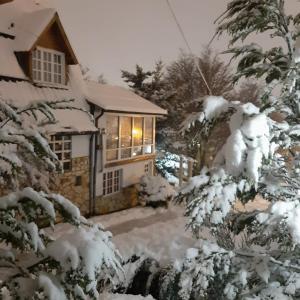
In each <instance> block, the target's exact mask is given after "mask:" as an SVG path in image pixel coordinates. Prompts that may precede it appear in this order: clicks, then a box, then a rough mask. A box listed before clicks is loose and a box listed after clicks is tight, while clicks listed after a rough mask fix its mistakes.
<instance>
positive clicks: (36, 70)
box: [32, 47, 65, 85]
mask: <svg viewBox="0 0 300 300" xmlns="http://www.w3.org/2000/svg"><path fill="white" fill-rule="evenodd" d="M32 79H33V80H34V81H37V82H43V83H51V84H54V85H62V84H64V82H65V55H64V53H62V52H58V51H54V50H50V49H43V48H40V47H38V48H37V49H36V50H34V51H33V52H32Z"/></svg>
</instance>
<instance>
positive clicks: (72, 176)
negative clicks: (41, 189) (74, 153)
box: [50, 157, 90, 215]
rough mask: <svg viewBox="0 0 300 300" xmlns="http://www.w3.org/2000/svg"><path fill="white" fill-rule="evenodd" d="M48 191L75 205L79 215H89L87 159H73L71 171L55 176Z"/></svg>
mask: <svg viewBox="0 0 300 300" xmlns="http://www.w3.org/2000/svg"><path fill="white" fill-rule="evenodd" d="M50 189H51V191H53V192H55V193H59V194H61V195H63V196H64V197H66V198H68V199H69V200H70V201H72V202H73V203H74V204H76V205H77V206H78V207H79V209H80V211H81V214H83V215H87V214H89V195H90V191H89V158H88V157H77V158H73V159H72V170H71V171H69V172H65V173H64V174H57V176H55V178H53V179H52V182H51V185H50Z"/></svg>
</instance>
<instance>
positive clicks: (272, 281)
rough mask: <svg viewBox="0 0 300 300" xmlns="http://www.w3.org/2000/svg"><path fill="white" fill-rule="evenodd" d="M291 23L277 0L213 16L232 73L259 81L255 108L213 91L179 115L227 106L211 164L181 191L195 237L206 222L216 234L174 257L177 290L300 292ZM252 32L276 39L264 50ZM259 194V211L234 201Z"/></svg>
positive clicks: (197, 295)
mask: <svg viewBox="0 0 300 300" xmlns="http://www.w3.org/2000/svg"><path fill="white" fill-rule="evenodd" d="M299 23H300V15H299V14H298V15H296V16H291V15H287V14H286V12H285V3H284V0H259V1H253V0H233V1H231V2H230V3H229V4H228V6H227V10H226V12H225V13H224V14H223V15H222V16H221V17H220V18H219V20H218V31H217V32H218V34H221V33H223V32H227V33H228V34H229V36H230V37H231V40H230V47H231V48H230V49H229V50H228V51H227V52H229V53H232V54H233V57H234V58H238V59H239V63H238V68H237V73H236V79H239V78H241V77H243V76H245V77H251V76H254V77H256V78H261V79H264V80H265V82H266V89H265V93H264V95H263V97H262V103H263V106H262V107H261V108H258V107H256V106H255V105H253V104H252V103H246V104H243V103H237V102H234V103H230V102H228V101H226V100H225V99H223V98H221V97H220V98H215V97H212V98H210V99H208V100H207V101H206V102H205V103H204V111H203V112H202V113H200V114H198V115H196V116H193V117H192V118H190V119H189V120H188V122H187V126H190V125H191V124H193V122H201V123H202V125H203V126H205V128H206V130H209V129H210V127H211V124H212V123H214V122H217V121H218V120H220V119H222V116H223V115H224V114H228V113H229V117H228V122H229V126H230V136H229V138H228V139H227V142H226V144H225V145H224V147H223V148H222V150H221V151H220V152H219V153H218V156H217V158H216V159H215V161H214V165H213V167H212V168H209V169H207V168H204V169H203V170H202V171H201V174H200V175H199V176H197V177H194V178H192V179H191V181H190V182H189V184H188V185H187V186H186V187H184V188H183V189H182V191H181V195H180V200H182V201H186V204H187V210H186V214H187V216H188V217H189V223H188V225H189V226H190V227H191V229H192V230H193V231H194V232H195V234H196V235H198V236H201V227H202V226H207V227H208V228H209V229H210V230H211V233H212V235H213V236H214V237H215V241H216V243H212V242H207V241H200V242H199V247H198V248H195V249H191V250H189V251H188V253H187V256H186V258H185V260H184V262H183V263H182V264H181V265H180V266H178V269H179V270H180V280H179V281H180V283H179V284H180V286H181V291H180V293H179V294H180V297H181V298H180V299H257V300H258V299H260V300H267V299H277V300H279V299H280V300H282V299H298V298H299V297H300V251H299V250H300V248H299V243H300V202H299V200H300V196H299V195H300V193H299V189H300V179H299V170H300V168H299V166H300V164H299V162H300V160H299V158H300V156H299V146H300V145H299V136H300V125H299V124H300V109H299V107H300V98H299V97H300V93H299V91H300V90H299V89H300V80H299V79H300V77H299V73H300V68H299V67H300V60H299V54H300V52H299V49H298V48H297V38H298V37H299V34H300V32H299ZM253 33H263V34H265V35H266V36H267V34H269V37H270V38H274V37H276V38H279V39H281V40H282V41H283V42H282V43H281V44H280V46H278V47H274V48H272V49H269V50H264V49H263V48H262V47H260V46H259V45H257V44H254V43H252V44H247V43H246V38H247V37H248V36H249V35H251V34H253ZM240 41H243V42H244V43H243V46H237V44H238V43H239V42H240ZM278 90H280V92H278ZM241 100H243V99H241ZM241 102H243V101H241ZM230 110H231V112H230ZM273 112H277V113H280V118H276V120H277V121H276V120H275V118H274V116H273V115H272V113H273ZM222 120H224V119H222ZM258 194H259V195H261V196H262V197H263V198H264V199H266V200H268V201H269V207H268V208H267V209H266V210H264V211H259V210H254V211H251V212H247V211H246V212H240V211H235V210H233V206H234V205H235V203H236V202H237V201H238V200H239V201H241V202H242V203H243V204H246V203H248V202H249V201H251V200H252V199H253V198H254V197H255V196H256V195H258Z"/></svg>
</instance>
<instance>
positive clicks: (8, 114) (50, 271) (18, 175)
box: [0, 99, 121, 300]
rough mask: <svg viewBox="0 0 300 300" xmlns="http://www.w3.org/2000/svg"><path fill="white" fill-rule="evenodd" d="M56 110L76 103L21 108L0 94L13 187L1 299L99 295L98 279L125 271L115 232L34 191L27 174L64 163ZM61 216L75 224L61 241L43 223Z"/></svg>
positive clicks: (0, 152) (0, 137)
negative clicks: (54, 146) (54, 137)
mask: <svg viewBox="0 0 300 300" xmlns="http://www.w3.org/2000/svg"><path fill="white" fill-rule="evenodd" d="M57 109H71V107H70V103H69V101H57V102H35V103H31V104H29V105H27V106H25V107H18V108H16V107H14V106H13V105H10V104H8V103H6V102H4V101H3V100H2V99H0V178H1V184H2V186H4V187H5V188H6V191H7V195H5V196H2V197H0V242H1V245H2V246H1V249H0V268H1V273H2V275H4V278H3V277H2V281H1V283H0V293H1V296H0V298H1V299H6V296H7V295H10V296H11V297H12V298H13V299H45V298H46V299H62V300H63V299H86V297H87V296H89V297H90V298H91V299H96V298H97V297H98V291H97V290H98V285H100V284H101V285H106V284H108V283H115V281H116V280H117V277H115V276H116V275H118V274H119V275H120V274H121V273H120V272H121V264H120V257H119V254H118V252H117V250H116V249H115V247H114V245H113V244H112V242H111V235H110V233H108V232H105V231H104V230H103V228H101V226H99V225H94V224H91V223H89V222H88V221H87V220H86V219H85V218H83V217H82V216H81V215H80V212H79V209H78V208H77V207H76V206H75V205H74V204H72V203H71V202H70V201H69V200H67V199H65V198H64V197H63V196H61V195H57V194H53V193H47V192H46V191H43V190H42V186H40V187H39V190H35V189H34V188H33V186H34V184H32V182H31V179H32V177H29V176H28V174H29V173H31V174H32V173H33V174H37V173H38V172H39V171H41V172H44V171H45V172H53V171H54V170H56V169H57V165H58V160H57V156H56V155H55V154H54V153H53V152H52V151H51V149H50V147H49V145H48V142H47V137H46V136H45V128H44V127H45V125H48V124H55V123H56V120H55V116H54V110H57ZM25 165H26V166H25ZM25 168H26V169H25ZM33 170H35V171H34V172H33ZM35 178H36V180H38V177H35ZM25 183H27V184H28V185H29V186H27V187H25V188H24V187H23V186H24V184H25ZM57 216H59V217H60V218H61V219H62V221H63V222H68V223H70V225H72V226H73V227H74V229H73V230H72V231H70V233H68V234H66V235H65V236H63V237H60V238H58V239H56V240H55V239H54V238H53V237H52V235H51V230H50V229H47V230H44V229H42V225H43V224H49V225H51V227H52V228H53V226H54V224H55V222H56V218H57ZM25 257H26V260H25Z"/></svg>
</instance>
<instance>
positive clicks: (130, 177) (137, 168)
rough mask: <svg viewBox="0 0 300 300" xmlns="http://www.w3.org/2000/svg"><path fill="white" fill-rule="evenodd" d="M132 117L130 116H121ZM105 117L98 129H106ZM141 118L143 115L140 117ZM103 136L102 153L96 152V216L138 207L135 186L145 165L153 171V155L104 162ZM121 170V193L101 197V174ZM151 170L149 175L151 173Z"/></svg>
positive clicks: (100, 120)
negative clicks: (148, 165)
mask: <svg viewBox="0 0 300 300" xmlns="http://www.w3.org/2000/svg"><path fill="white" fill-rule="evenodd" d="M122 115H128V116H133V115H130V114H122ZM106 116H107V114H104V115H103V116H102V117H101V118H100V119H99V120H98V128H99V129H106ZM141 116H143V115H141ZM105 137H106V136H105V134H104V135H103V137H102V138H103V147H102V151H98V162H97V175H96V199H95V202H96V205H95V206H96V214H105V213H109V212H113V211H117V210H122V209H126V208H130V207H134V206H136V205H138V195H137V189H136V187H135V185H136V184H137V183H139V181H140V178H141V177H142V176H143V175H145V165H146V164H149V162H151V164H152V170H153V165H154V164H153V155H148V157H147V156H139V157H136V158H131V159H128V160H126V161H122V160H119V161H114V162H106V138H105ZM115 170H122V178H121V191H120V192H118V193H114V194H111V195H106V196H103V174H104V173H106V172H110V171H115ZM152 170H150V171H151V173H152V172H153V171H152Z"/></svg>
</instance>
